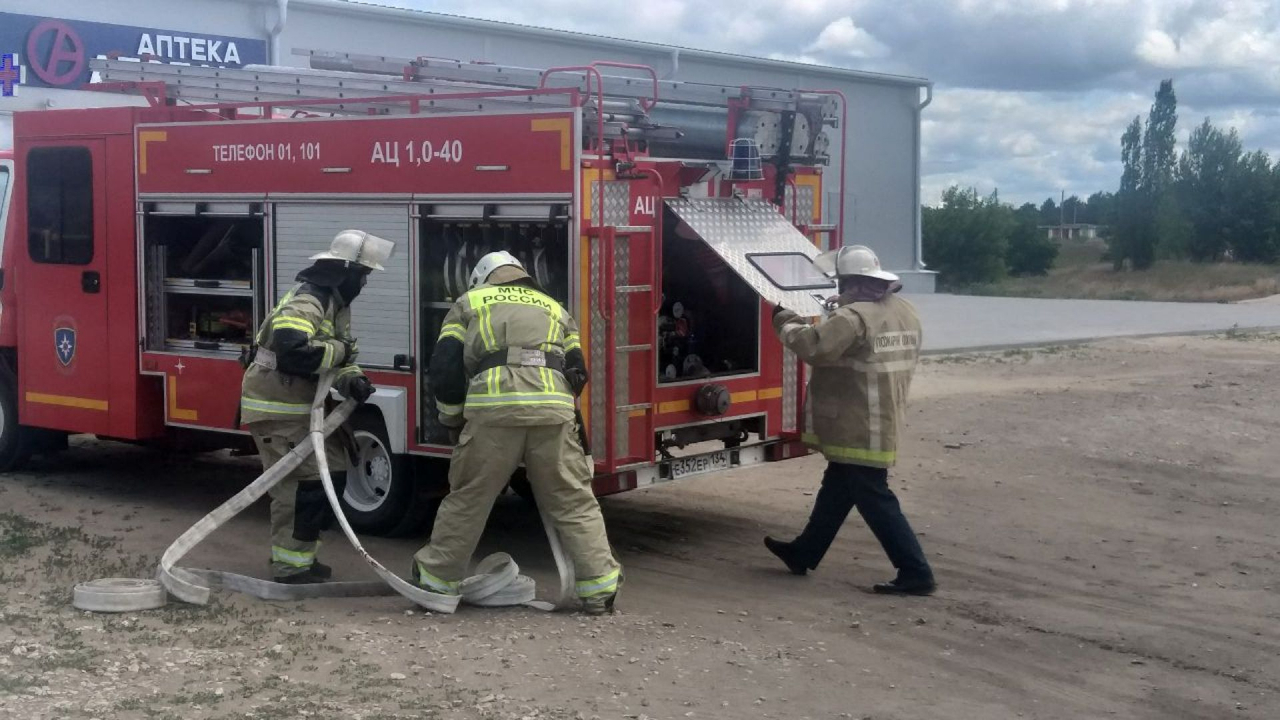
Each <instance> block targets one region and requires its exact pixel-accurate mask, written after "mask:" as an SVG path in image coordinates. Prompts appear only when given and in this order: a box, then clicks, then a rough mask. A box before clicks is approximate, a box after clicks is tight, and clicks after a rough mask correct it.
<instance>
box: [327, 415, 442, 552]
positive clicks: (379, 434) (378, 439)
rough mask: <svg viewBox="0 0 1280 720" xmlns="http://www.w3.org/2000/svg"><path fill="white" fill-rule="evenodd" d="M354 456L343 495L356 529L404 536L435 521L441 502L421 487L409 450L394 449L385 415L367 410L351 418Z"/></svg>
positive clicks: (353, 526)
mask: <svg viewBox="0 0 1280 720" xmlns="http://www.w3.org/2000/svg"><path fill="white" fill-rule="evenodd" d="M351 431H352V435H353V437H354V439H355V457H354V458H352V462H351V467H350V468H348V470H347V482H346V485H345V487H343V488H342V491H341V495H340V496H339V499H340V500H341V502H342V512H343V514H344V515H346V516H347V521H348V522H349V523H351V527H352V529H354V530H355V531H356V532H358V533H361V534H366V535H380V536H383V537H406V536H412V535H416V534H419V533H420V532H422V530H423V529H424V528H426V527H429V526H430V524H431V523H432V522H433V521H434V520H435V509H436V505H437V503H433V502H431V498H429V497H426V495H425V493H424V492H422V491H423V490H424V489H425V488H424V487H423V485H424V483H423V482H422V481H421V480H420V478H418V477H417V474H416V473H415V472H414V469H415V465H417V463H414V462H412V460H413V458H411V457H409V456H408V455H398V454H395V453H393V452H391V443H390V442H389V441H388V439H387V428H386V424H385V423H384V422H383V420H382V416H381V415H380V414H379V413H377V412H376V411H374V412H369V411H367V410H366V411H364V412H361V413H359V414H357V415H356V416H355V417H353V418H352V419H351Z"/></svg>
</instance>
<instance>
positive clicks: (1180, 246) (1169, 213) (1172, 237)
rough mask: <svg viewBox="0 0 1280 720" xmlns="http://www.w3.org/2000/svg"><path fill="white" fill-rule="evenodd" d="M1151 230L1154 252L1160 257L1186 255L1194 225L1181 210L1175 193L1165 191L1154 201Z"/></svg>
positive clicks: (1167, 258)
mask: <svg viewBox="0 0 1280 720" xmlns="http://www.w3.org/2000/svg"><path fill="white" fill-rule="evenodd" d="M1152 232H1153V233H1154V235H1153V236H1154V237H1155V239H1156V254H1157V256H1159V257H1160V258H1161V259H1165V260H1170V259H1178V258H1185V257H1187V255H1188V253H1189V248H1190V246H1191V238H1192V237H1193V236H1194V235H1195V227H1194V226H1193V225H1192V224H1191V221H1190V220H1188V219H1187V216H1186V214H1185V213H1184V212H1183V210H1182V203H1181V202H1180V201H1179V199H1178V195H1177V194H1176V193H1173V192H1166V193H1164V194H1163V195H1161V196H1160V198H1159V199H1158V200H1157V201H1156V206H1155V211H1154V216H1153V218H1152Z"/></svg>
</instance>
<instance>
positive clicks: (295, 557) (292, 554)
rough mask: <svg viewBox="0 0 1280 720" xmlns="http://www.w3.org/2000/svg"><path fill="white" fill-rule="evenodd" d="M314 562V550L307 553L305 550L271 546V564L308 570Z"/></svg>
mask: <svg viewBox="0 0 1280 720" xmlns="http://www.w3.org/2000/svg"><path fill="white" fill-rule="evenodd" d="M315 561H316V553H315V551H314V550H312V551H310V552H307V551H305V550H290V549H289V548H282V547H280V546H279V545H272V546H271V562H278V563H284V564H285V565H290V566H292V567H296V568H308V567H311V565H312V564H313V563H315Z"/></svg>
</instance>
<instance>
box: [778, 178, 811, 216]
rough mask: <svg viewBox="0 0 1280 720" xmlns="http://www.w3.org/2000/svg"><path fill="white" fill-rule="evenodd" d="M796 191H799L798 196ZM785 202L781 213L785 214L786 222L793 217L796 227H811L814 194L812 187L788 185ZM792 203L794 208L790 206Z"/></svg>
mask: <svg viewBox="0 0 1280 720" xmlns="http://www.w3.org/2000/svg"><path fill="white" fill-rule="evenodd" d="M796 190H799V191H800V194H799V195H798V196H797V195H796ZM785 202H786V204H785V205H783V211H784V212H785V213H786V215H787V219H788V220H790V219H791V218H792V216H793V215H794V217H795V221H796V224H798V225H812V224H813V223H814V219H813V203H814V193H813V186H812V185H795V186H792V185H788V186H787V194H786V201H785ZM792 202H794V203H795V206H794V207H793V206H792V204H791V203H792ZM793 211H794V212H793Z"/></svg>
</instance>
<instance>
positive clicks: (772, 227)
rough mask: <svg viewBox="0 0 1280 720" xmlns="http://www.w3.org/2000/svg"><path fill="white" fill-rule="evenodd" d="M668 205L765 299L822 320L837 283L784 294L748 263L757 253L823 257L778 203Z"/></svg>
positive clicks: (717, 201) (682, 202)
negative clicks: (780, 208)
mask: <svg viewBox="0 0 1280 720" xmlns="http://www.w3.org/2000/svg"><path fill="white" fill-rule="evenodd" d="M667 205H668V206H669V207H670V208H671V209H672V211H674V212H675V213H676V215H678V216H679V217H680V219H681V220H684V221H685V222H686V223H688V225H689V227H691V228H692V229H693V231H694V232H696V233H697V234H698V236H699V237H701V238H702V240H703V242H705V243H706V244H707V246H708V247H710V248H711V249H712V250H714V251H715V252H716V254H717V255H719V256H720V257H721V258H723V259H724V261H725V263H726V264H728V266H729V267H730V268H731V269H732V270H733V271H734V273H736V274H737V275H738V277H740V278H742V279H743V280H744V281H745V282H746V283H747V284H748V285H750V286H751V287H752V288H753V289H755V291H756V293H757V294H759V295H760V297H762V298H764V299H765V300H767V301H769V302H771V303H773V304H774V305H782V306H783V307H785V308H787V309H788V310H793V311H795V312H797V313H799V314H800V315H803V316H806V317H818V316H820V315H822V313H823V307H822V301H823V300H824V299H825V298H826V297H827V296H829V295H831V294H832V293H834V291H835V283H831V284H830V285H829V286H825V287H822V288H814V289H811V290H783V289H782V288H779V287H778V286H777V285H774V284H773V282H772V281H770V280H769V278H768V277H766V276H765V274H764V273H762V272H760V271H759V270H758V269H756V266H755V265H753V264H751V261H750V260H748V259H747V256H748V255H749V254H752V253H798V254H801V255H804V256H805V257H808V258H810V259H812V258H814V257H817V255H818V249H817V248H816V247H814V246H813V243H812V242H810V241H809V238H807V237H805V236H804V235H803V234H802V233H801V232H800V231H799V230H796V229H795V227H793V226H792V225H791V223H790V221H788V220H787V218H785V217H784V216H783V215H782V213H780V212H778V209H777V208H776V207H774V206H773V205H772V204H770V203H768V202H766V201H764V200H748V199H742V198H679V199H675V200H667Z"/></svg>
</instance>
